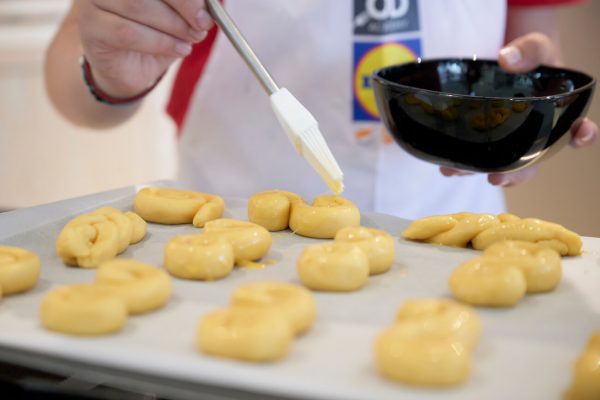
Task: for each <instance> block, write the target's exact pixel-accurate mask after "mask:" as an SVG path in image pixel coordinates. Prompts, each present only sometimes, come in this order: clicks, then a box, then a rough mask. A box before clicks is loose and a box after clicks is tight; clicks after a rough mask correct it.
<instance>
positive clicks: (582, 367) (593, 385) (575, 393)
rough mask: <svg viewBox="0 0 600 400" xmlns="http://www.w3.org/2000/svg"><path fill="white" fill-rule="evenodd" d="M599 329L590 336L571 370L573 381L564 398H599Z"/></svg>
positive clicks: (591, 399) (595, 399)
mask: <svg viewBox="0 0 600 400" xmlns="http://www.w3.org/2000/svg"><path fill="white" fill-rule="evenodd" d="M599 366H600V331H597V332H596V333H595V334H594V335H592V337H590V339H589V341H588V344H587V348H586V349H585V351H584V352H583V353H582V354H581V355H580V356H579V358H578V359H577V361H576V363H575V368H574V370H573V382H572V384H571V387H570V388H569V391H568V392H567V394H566V396H565V400H597V399H600V368H599Z"/></svg>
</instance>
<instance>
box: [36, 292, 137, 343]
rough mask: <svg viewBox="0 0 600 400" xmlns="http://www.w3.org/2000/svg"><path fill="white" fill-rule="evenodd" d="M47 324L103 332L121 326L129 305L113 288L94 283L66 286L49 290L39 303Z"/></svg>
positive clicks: (62, 330)
mask: <svg viewBox="0 0 600 400" xmlns="http://www.w3.org/2000/svg"><path fill="white" fill-rule="evenodd" d="M40 318H41V321H42V324H43V325H44V327H45V328H46V329H48V330H51V331H56V332H60V333H66V334H69V335H82V336H83V335H103V334H107V333H112V332H116V331H118V330H120V329H121V328H122V327H123V326H124V325H125V322H126V320H127V305H126V303H125V301H124V300H123V299H122V298H121V296H119V295H118V294H117V293H116V292H115V290H114V289H112V288H110V287H107V286H102V285H95V284H79V285H72V286H64V287H60V288H58V289H54V290H52V291H51V292H49V293H48V294H47V295H46V297H44V300H43V301H42V304H41V307H40Z"/></svg>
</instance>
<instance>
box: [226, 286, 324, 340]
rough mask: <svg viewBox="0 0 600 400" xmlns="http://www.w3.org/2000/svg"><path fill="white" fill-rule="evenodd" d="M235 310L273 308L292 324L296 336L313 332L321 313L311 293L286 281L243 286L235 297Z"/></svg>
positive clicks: (233, 296)
mask: <svg viewBox="0 0 600 400" xmlns="http://www.w3.org/2000/svg"><path fill="white" fill-rule="evenodd" d="M230 305H231V306H232V307H236V306H245V307H260V308H272V309H274V310H276V311H277V312H279V313H280V314H281V316H282V318H283V319H285V320H287V321H288V324H289V325H290V328H291V330H292V332H293V333H294V334H296V335H297V334H300V333H302V332H304V331H306V330H307V329H309V328H310V327H311V325H312V323H313V322H314V320H315V317H316V314H317V305H316V303H315V299H314V298H313V295H312V294H311V293H310V291H308V290H306V289H305V288H303V287H302V286H298V285H294V284H291V283H284V282H255V283H247V284H244V285H242V286H239V287H238V288H237V289H235V291H234V292H233V294H232V295H231V302H230Z"/></svg>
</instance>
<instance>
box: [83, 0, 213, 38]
mask: <svg viewBox="0 0 600 400" xmlns="http://www.w3.org/2000/svg"><path fill="white" fill-rule="evenodd" d="M94 4H95V5H96V7H98V8H99V9H101V10H103V11H106V12H109V13H113V14H116V15H118V16H120V17H123V18H125V19H128V20H130V21H133V22H137V23H139V24H142V25H146V26H147V27H149V28H152V29H155V30H158V31H161V32H163V33H166V34H168V35H171V36H173V37H176V38H179V39H182V40H185V41H190V42H199V41H201V40H203V39H204V38H205V37H206V31H205V30H197V29H195V28H193V27H191V26H190V25H188V23H187V22H186V20H185V19H184V18H182V16H181V15H179V14H178V13H177V12H175V11H174V10H173V9H172V8H171V7H169V6H168V5H167V4H166V3H164V2H163V1H161V0H94Z"/></svg>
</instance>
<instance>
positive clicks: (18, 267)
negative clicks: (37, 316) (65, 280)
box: [0, 246, 41, 298]
mask: <svg viewBox="0 0 600 400" xmlns="http://www.w3.org/2000/svg"><path fill="white" fill-rule="evenodd" d="M40 269H41V266H40V259H39V257H38V256H37V255H35V254H34V253H32V252H31V251H29V250H25V249H22V248H20V247H13V246H0V298H1V297H2V295H3V294H4V295H7V294H13V293H20V292H25V291H27V290H30V289H32V288H33V287H34V286H35V285H36V283H37V281H38V279H39V277H40Z"/></svg>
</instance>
